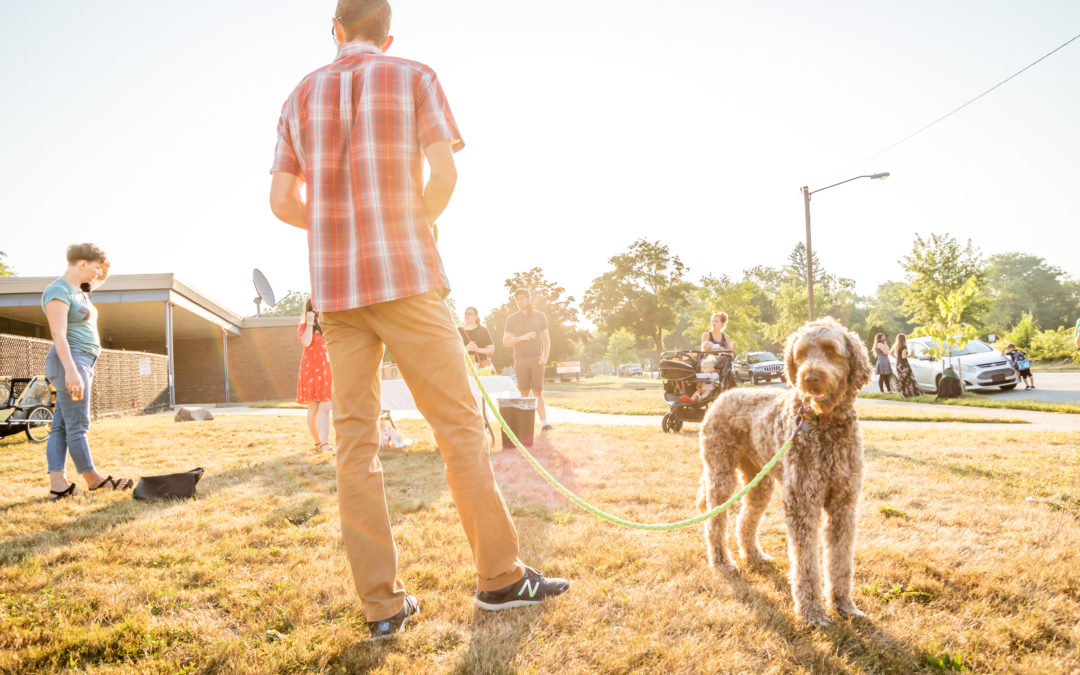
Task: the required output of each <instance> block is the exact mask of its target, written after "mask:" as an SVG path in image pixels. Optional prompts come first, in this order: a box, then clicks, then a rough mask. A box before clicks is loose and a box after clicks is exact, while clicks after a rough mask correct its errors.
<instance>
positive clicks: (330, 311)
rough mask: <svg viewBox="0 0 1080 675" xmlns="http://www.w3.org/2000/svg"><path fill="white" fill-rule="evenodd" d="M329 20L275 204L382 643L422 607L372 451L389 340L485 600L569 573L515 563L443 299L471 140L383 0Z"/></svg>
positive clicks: (289, 121) (282, 128)
mask: <svg viewBox="0 0 1080 675" xmlns="http://www.w3.org/2000/svg"><path fill="white" fill-rule="evenodd" d="M333 27H334V36H335V40H336V41H337V42H338V45H339V47H338V53H337V58H336V59H335V60H334V61H333V63H331V64H329V65H327V66H324V67H322V68H320V69H318V70H316V71H315V72H313V73H311V74H309V75H308V76H307V77H305V78H304V79H303V80H301V82H300V84H299V85H298V86H297V87H296V89H294V90H293V92H292V94H291V95H290V96H289V98H288V100H287V101H286V102H285V105H284V106H283V107H282V110H281V119H280V121H279V122H278V143H277V150H276V152H275V156H274V165H273V168H272V169H271V172H272V174H273V179H272V182H271V187H270V206H271V208H272V210H273V212H274V215H276V216H277V217H278V218H280V219H281V220H283V221H284V222H286V223H288V224H290V225H293V226H295V227H299V228H301V229H304V230H307V233H308V260H309V264H310V268H311V289H312V298H311V299H312V303H313V305H314V307H315V309H317V310H318V311H319V312H320V323H321V324H322V328H323V335H324V337H325V338H326V346H327V350H328V351H329V354H330V368H331V374H332V376H333V380H334V389H333V410H334V429H335V431H336V432H337V440H338V451H337V483H338V498H339V500H340V511H341V531H342V538H343V540H344V542H345V550H346V553H347V555H348V558H349V564H350V566H351V567H352V574H353V580H354V582H355V584H356V590H357V593H358V594H359V596H360V600H361V604H362V606H363V609H364V613H365V614H366V617H367V622H368V627H369V629H370V630H371V633H372V639H380V638H384V637H390V636H392V635H394V634H395V633H397V632H399V631H400V630H402V629H403V628H404V626H405V623H406V621H408V619H409V618H410V617H411V616H413V615H414V614H416V613H417V612H419V606H418V604H417V602H416V599H415V598H414V597H413V596H411V595H408V594H406V592H405V586H404V584H403V583H402V581H401V580H400V579H398V578H397V549H396V547H395V544H394V539H393V535H392V533H391V530H390V518H389V516H388V513H387V507H386V496H385V494H384V492H383V478H382V465H381V464H380V462H379V459H378V451H379V417H380V413H381V408H382V406H381V404H380V401H379V372H380V365H381V362H382V357H383V349H384V345H385V346H386V347H387V348H389V349H390V351H391V353H392V354H393V355H394V359H395V360H396V361H397V364H398V367H399V369H400V370H401V373H402V375H403V377H404V378H405V381H406V383H408V385H409V389H410V390H411V391H412V394H413V398H414V400H415V401H416V407H417V408H418V409H419V410H420V412H421V413H423V415H424V417H425V418H426V419H427V421H428V423H429V424H431V426H432V428H433V430H434V432H435V439H436V441H437V442H438V445H439V451H440V453H441V454H442V457H443V460H444V462H445V464H446V479H447V483H448V484H449V486H450V491H451V495H452V496H453V499H454V504H455V505H456V506H457V510H458V514H459V516H460V517H461V522H462V525H463V526H464V528H465V534H466V536H467V538H468V540H469V545H470V546H471V548H472V552H473V559H474V560H475V562H476V569H477V575H478V579H477V589H478V590H477V593H476V599H477V604H478V605H479V606H480V607H481V608H482V609H489V610H494V609H504V608H508V607H520V606H525V605H531V604H536V603H538V602H540V601H542V600H544V599H546V598H549V597H552V596H555V595H558V594H560V593H562V592H564V591H566V590H567V588H569V583H568V582H567V581H566V580H564V579H554V578H553V579H546V578H544V577H543V575H541V574H540V573H539V572H538V571H536V570H535V569H532V568H530V567H526V566H525V565H524V564H522V563H521V561H520V560H518V557H517V556H518V540H517V531H516V530H515V528H514V523H513V521H512V520H511V519H510V513H509V511H508V510H507V508H506V504H505V503H504V502H503V498H502V495H501V494H500V492H499V488H498V486H497V485H496V484H495V478H494V475H493V472H492V468H491V460H490V457H489V454H488V444H487V438H486V436H485V435H484V429H483V422H482V419H481V417H480V410H479V408H478V407H477V404H476V401H475V399H474V398H473V395H472V392H471V390H470V387H469V382H468V373H467V370H466V366H465V352H464V348H463V346H462V343H461V339H460V338H459V337H458V333H457V330H456V328H455V327H454V324H453V322H452V320H451V318H450V314H449V312H448V310H447V308H446V306H445V305H444V304H443V298H444V297H445V296H446V294H447V293H448V292H449V282H448V280H447V278H446V273H445V271H444V269H443V265H442V260H441V258H440V257H439V253H438V251H437V250H436V248H435V240H434V237H433V236H432V232H431V225H432V224H433V223H434V222H435V219H436V218H437V217H438V216H439V214H441V213H442V211H443V209H444V208H445V207H446V205H447V203H448V202H449V200H450V195H451V194H452V193H453V190H454V185H455V182H456V180H457V173H456V170H455V168H454V157H453V153H454V152H455V151H457V150H460V149H461V148H462V147H464V143H463V142H462V140H461V136H460V134H459V133H458V130H457V125H456V123H455V122H454V117H453V115H452V114H451V112H450V107H449V105H448V104H447V102H446V98H445V97H444V95H443V91H442V87H441V86H440V85H439V81H438V79H437V78H436V76H435V72H434V71H432V70H431V68H429V67H427V66H425V65H424V64H421V63H417V62H415V61H407V60H405V59H399V58H393V57H389V56H386V55H385V54H384V52H385V51H386V49H387V48H388V47H389V46H390V43H391V42H392V40H393V38H392V37H390V36H389V35H388V32H389V28H390V6H389V4H388V3H387V2H386V0H338V4H337V11H336V14H335V17H334V21H333ZM424 159H427V162H428V166H429V168H430V175H429V178H428V181H427V183H426V184H424V183H423V178H422V176H423V162H424ZM301 185H304V186H305V188H306V194H305V197H301V192H300V188H301ZM305 198H306V199H305Z"/></svg>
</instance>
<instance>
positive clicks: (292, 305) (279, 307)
mask: <svg viewBox="0 0 1080 675" xmlns="http://www.w3.org/2000/svg"><path fill="white" fill-rule="evenodd" d="M310 297H311V293H302V292H299V291H289V293H288V294H287V295H286V296H285V297H284V298H282V299H281V300H280V301H279V302H278V303H277V304H276V305H274V306H273V307H271V308H270V309H268V310H266V311H265V312H263V316H300V315H301V314H303V313H304V303H306V302H307V301H308V298H310Z"/></svg>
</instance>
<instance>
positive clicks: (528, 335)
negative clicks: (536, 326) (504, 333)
mask: <svg viewBox="0 0 1080 675" xmlns="http://www.w3.org/2000/svg"><path fill="white" fill-rule="evenodd" d="M520 339H521V340H522V341H524V340H535V339H536V331H534V330H531V331H529V332H528V333H525V334H524V335H522V336H520Z"/></svg>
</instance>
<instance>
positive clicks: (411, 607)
mask: <svg viewBox="0 0 1080 675" xmlns="http://www.w3.org/2000/svg"><path fill="white" fill-rule="evenodd" d="M419 613H420V604H419V603H417V602H416V598H415V597H413V596H411V595H406V596H405V606H404V607H402V608H401V611H400V612H398V613H397V614H395V615H394V616H392V617H390V618H389V619H383V620H382V621H368V622H367V627H368V630H370V631H371V641H372V642H374V641H376V640H385V639H387V638H392V637H396V636H397V634H398V633H400V632H402V631H403V630H405V624H406V623H408V622H409V619H410V618H412V617H414V616H416V615H417V614H419Z"/></svg>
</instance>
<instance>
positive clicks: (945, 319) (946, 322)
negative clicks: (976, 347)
mask: <svg viewBox="0 0 1080 675" xmlns="http://www.w3.org/2000/svg"><path fill="white" fill-rule="evenodd" d="M978 297H979V286H978V284H977V282H976V280H975V277H974V276H971V277H968V280H967V281H965V282H964V284H963V285H962V286H961V287H960V288H957V289H954V290H952V291H949V293H948V294H947V295H939V296H938V297H937V308H938V311H937V314H936V316H934V317H933V320H931V321H929V322H927V324H926V325H924V326H919V327H918V328H916V329H915V335H926V336H928V337H930V338H931V339H932V340H933V341H934V344H932V345H930V348H929V350H928V351H929V352H930V355H931V356H933V357H934V358H938V359H941V372H942V373H944V372H945V359H946V357H948V356H949V355H950V354H951V353H952V351H953V349H954V348H955V349H960V348H963V347H964V345H966V344H967V343H968V342H970V341H971V340H973V339H975V338H976V337H978V331H977V330H976V329H975V327H974V326H972V325H971V324H969V323H967V322H965V321H964V320H963V318H964V315H965V313H966V312H967V310H968V308H969V307H970V306H971V305H972V304H973V303H975V302H977V300H978ZM958 363H959V362H958ZM959 375H960V386H961V388H962V387H963V386H964V376H963V373H962V372H961V373H959Z"/></svg>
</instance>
